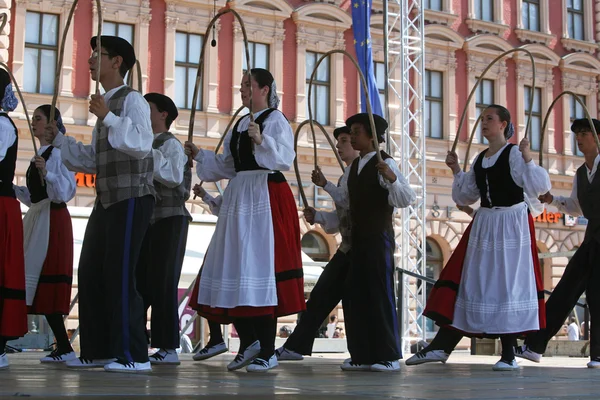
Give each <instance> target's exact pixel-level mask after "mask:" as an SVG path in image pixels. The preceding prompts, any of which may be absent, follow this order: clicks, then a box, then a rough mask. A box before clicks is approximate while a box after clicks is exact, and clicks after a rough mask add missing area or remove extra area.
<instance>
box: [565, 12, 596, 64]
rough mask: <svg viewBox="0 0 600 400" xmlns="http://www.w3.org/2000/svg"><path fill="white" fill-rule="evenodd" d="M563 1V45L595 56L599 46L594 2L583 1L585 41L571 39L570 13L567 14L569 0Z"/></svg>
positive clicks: (568, 48)
mask: <svg viewBox="0 0 600 400" xmlns="http://www.w3.org/2000/svg"><path fill="white" fill-rule="evenodd" d="M561 1H562V8H561V10H562V20H563V21H562V22H563V23H562V26H563V31H562V38H561V42H562V45H563V46H564V47H565V48H566V49H567V50H571V51H580V52H585V53H590V54H594V53H596V51H597V50H598V45H597V44H596V42H595V40H594V15H595V13H594V7H593V3H592V0H582V1H583V20H584V29H583V36H584V37H583V40H578V39H573V38H570V37H569V26H568V13H567V0H561Z"/></svg>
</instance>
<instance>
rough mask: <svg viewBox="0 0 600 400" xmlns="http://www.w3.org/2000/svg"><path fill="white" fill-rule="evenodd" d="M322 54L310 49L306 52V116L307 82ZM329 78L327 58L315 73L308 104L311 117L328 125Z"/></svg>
mask: <svg viewBox="0 0 600 400" xmlns="http://www.w3.org/2000/svg"><path fill="white" fill-rule="evenodd" d="M321 56H322V54H319V53H313V52H311V51H307V52H306V107H307V109H306V115H307V116H308V115H309V114H308V106H309V104H308V84H309V83H310V76H311V75H312V73H313V71H314V69H315V65H317V61H318V60H319V58H320V57H321ZM330 85H331V78H330V73H329V58H326V59H324V60H323V62H322V63H321V64H320V65H319V69H318V70H317V73H316V75H315V79H314V81H313V88H312V93H311V97H312V99H311V100H312V104H311V105H310V106H311V107H312V108H311V110H312V112H313V118H314V119H315V120H317V121H318V122H320V123H321V124H322V125H329V87H330Z"/></svg>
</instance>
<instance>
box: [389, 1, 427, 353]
mask: <svg viewBox="0 0 600 400" xmlns="http://www.w3.org/2000/svg"><path fill="white" fill-rule="evenodd" d="M383 6H384V15H383V19H384V21H383V22H384V31H385V36H384V55H385V63H384V65H385V66H386V68H387V70H386V76H387V88H386V113H387V114H388V115H387V118H388V121H390V122H391V124H390V127H391V129H390V131H389V133H388V140H387V150H388V152H389V153H390V155H391V156H393V157H394V159H395V160H396V161H397V162H398V163H399V166H400V171H402V174H403V175H404V176H405V177H406V179H407V180H408V181H409V182H410V184H411V186H412V187H413V189H414V190H415V192H416V193H417V200H416V202H415V203H414V204H413V205H412V206H411V207H408V208H405V209H402V210H401V211H399V212H398V214H399V215H398V216H397V218H396V228H397V229H396V243H397V250H398V251H397V253H396V266H398V267H400V268H402V269H404V270H406V271H410V272H412V273H415V274H419V275H423V276H425V275H426V264H425V246H426V242H425V238H426V227H425V211H426V190H425V183H426V182H425V175H426V169H425V168H426V166H425V133H424V132H423V126H424V125H423V110H424V102H425V96H424V92H423V84H422V83H423V81H424V79H423V75H424V56H425V42H424V29H425V25H424V20H423V12H422V1H421V0H383ZM396 276H397V277H398V278H397V279H396V289H397V291H396V293H397V296H398V298H397V305H398V309H397V312H398V318H399V320H400V327H399V329H400V330H401V335H402V339H403V340H402V343H403V347H404V348H405V349H404V350H406V348H407V346H408V345H409V343H410V339H411V338H412V339H415V338H425V337H426V332H425V330H426V324H425V318H424V317H423V316H422V313H423V309H424V308H425V301H426V285H425V284H421V283H417V282H416V281H415V280H414V278H411V277H409V276H408V275H406V274H403V275H402V274H396Z"/></svg>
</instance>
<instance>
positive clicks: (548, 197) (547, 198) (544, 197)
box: [538, 192, 554, 204]
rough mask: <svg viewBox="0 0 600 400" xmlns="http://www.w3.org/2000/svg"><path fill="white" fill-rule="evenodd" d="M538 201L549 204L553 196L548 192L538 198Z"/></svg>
mask: <svg viewBox="0 0 600 400" xmlns="http://www.w3.org/2000/svg"><path fill="white" fill-rule="evenodd" d="M538 200H539V201H540V202H542V203H546V204H550V203H552V201H553V200H554V196H553V195H552V193H550V192H548V193H546V194H543V195H541V196H540V197H538Z"/></svg>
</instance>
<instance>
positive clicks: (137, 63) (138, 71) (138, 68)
mask: <svg viewBox="0 0 600 400" xmlns="http://www.w3.org/2000/svg"><path fill="white" fill-rule="evenodd" d="M135 72H136V75H137V84H138V92H140V94H141V95H142V96H143V95H144V87H143V86H144V85H142V66H141V65H140V61H139V60H137V59H136V60H135ZM127 85H128V86H133V68H131V71H130V73H129V79H128V82H127Z"/></svg>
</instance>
